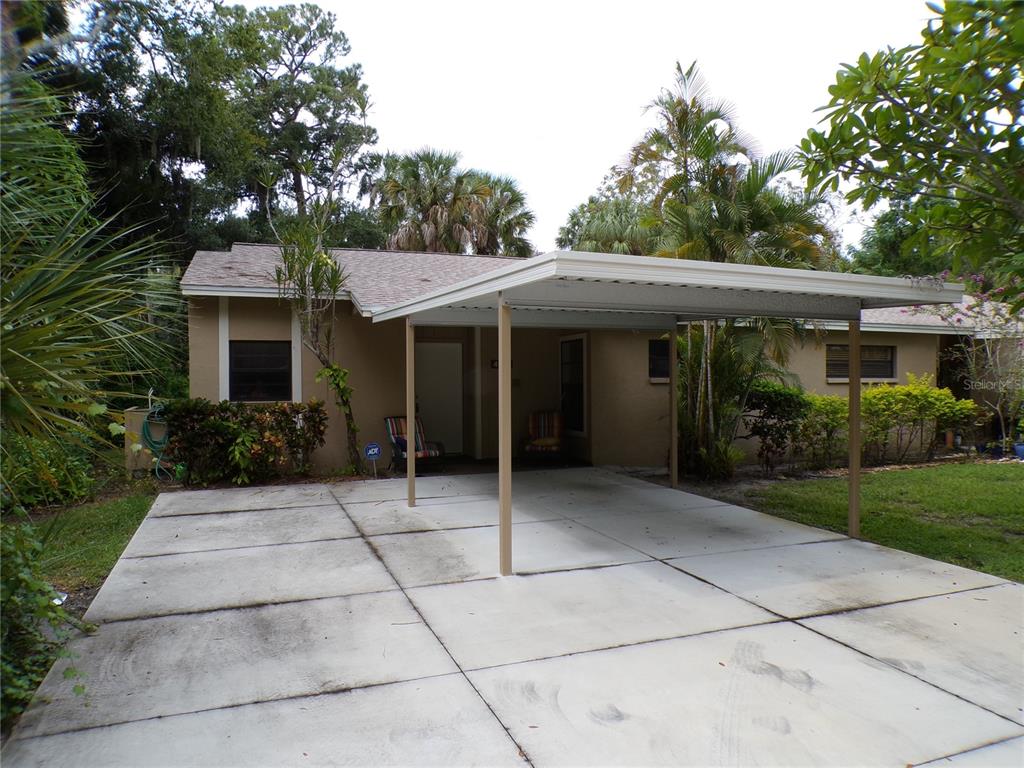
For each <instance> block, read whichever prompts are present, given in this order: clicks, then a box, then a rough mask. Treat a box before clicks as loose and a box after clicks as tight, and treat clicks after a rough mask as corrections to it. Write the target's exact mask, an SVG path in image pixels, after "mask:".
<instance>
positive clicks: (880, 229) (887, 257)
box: [849, 200, 953, 277]
mask: <svg viewBox="0 0 1024 768" xmlns="http://www.w3.org/2000/svg"><path fill="white" fill-rule="evenodd" d="M907 208H908V205H907V203H906V202H904V201H902V200H895V201H893V202H892V203H890V207H889V209H888V210H886V211H884V212H883V213H881V214H879V216H878V218H876V219H875V220H874V221H873V222H872V224H871V226H870V227H868V228H867V229H866V230H865V232H864V235H863V237H862V238H861V241H860V245H858V246H853V247H851V248H850V251H849V254H850V257H851V258H852V262H853V263H852V268H853V271H854V272H860V273H862V274H869V275H882V276H887V277H900V276H903V275H915V276H916V275H938V274H940V273H942V272H945V271H947V270H951V269H952V268H953V259H952V255H951V254H950V253H948V252H947V251H943V250H941V249H937V248H932V247H921V246H920V245H918V243H919V242H920V241H921V225H920V223H918V221H917V220H916V217H914V216H913V215H912V214H910V215H908V211H907Z"/></svg>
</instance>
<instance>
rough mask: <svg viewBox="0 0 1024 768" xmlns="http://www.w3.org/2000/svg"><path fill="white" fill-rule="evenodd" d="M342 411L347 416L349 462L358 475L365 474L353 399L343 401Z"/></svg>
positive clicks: (346, 429)
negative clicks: (353, 409)
mask: <svg viewBox="0 0 1024 768" xmlns="http://www.w3.org/2000/svg"><path fill="white" fill-rule="evenodd" d="M341 410H342V411H343V412H344V414H345V435H346V438H347V441H348V462H349V464H351V465H352V469H353V470H354V471H355V472H356V474H359V475H361V474H363V470H364V467H363V453H362V451H360V450H359V427H358V426H357V425H356V417H355V413H353V411H352V398H350V397H345V398H342V399H341Z"/></svg>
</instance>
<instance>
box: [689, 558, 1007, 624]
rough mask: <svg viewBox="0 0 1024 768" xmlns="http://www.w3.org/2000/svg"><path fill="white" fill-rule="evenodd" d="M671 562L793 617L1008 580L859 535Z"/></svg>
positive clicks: (730, 590)
mask: <svg viewBox="0 0 1024 768" xmlns="http://www.w3.org/2000/svg"><path fill="white" fill-rule="evenodd" d="M669 562H670V563H671V564H672V565H676V566H678V567H679V568H681V569H683V570H684V571H686V572H687V573H692V574H693V575H695V576H697V577H699V578H701V579H705V580H707V581H710V582H711V583H712V584H715V585H717V586H719V587H721V588H722V589H725V590H728V591H729V592H732V593H733V594H735V595H739V596H740V597H743V598H745V599H747V600H750V601H751V602H754V603H757V604H758V605H761V606H764V607H765V608H767V609H768V610H771V611H775V612H777V613H780V614H782V615H784V616H788V617H790V618H797V617H801V616H809V615H812V614H817V613H830V612H834V611H842V610H848V609H851V608H866V607H868V606H872V605H879V604H882V603H891V602H895V601H897V600H908V599H911V598H917V597H929V596H932V595H939V594H943V593H947V592H957V591H962V590H965V589H971V588H973V587H985V586H991V585H993V584H1001V583H1002V579H997V578H996V577H995V576H989V575H987V574H984V573H979V572H978V571H971V570H968V569H967V568H960V567H958V566H955V565H950V564H948V563H940V562H939V561H937V560H929V559H928V558H926V557H919V556H918V555H911V554H909V553H907V552H899V551H897V550H895V549H889V548H888V547H881V546H878V545H877V544H870V543H868V542H865V541H855V540H852V539H844V540H842V541H835V542H831V541H830V542H824V543H820V544H798V545H793V546H787V547H775V548H772V549H755V550H750V551H745V552H730V553H724V554H714V555H701V556H696V557H684V558H680V559H675V560H671V561H669Z"/></svg>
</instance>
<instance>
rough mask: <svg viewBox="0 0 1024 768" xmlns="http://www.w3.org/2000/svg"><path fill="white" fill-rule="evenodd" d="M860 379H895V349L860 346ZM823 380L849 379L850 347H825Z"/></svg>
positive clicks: (844, 345)
mask: <svg viewBox="0 0 1024 768" xmlns="http://www.w3.org/2000/svg"><path fill="white" fill-rule="evenodd" d="M860 377H861V378H862V379H895V378H896V347H882V346H872V345H870V344H865V345H862V346H861V348H860ZM825 378H826V379H848V378H850V347H849V345H848V344H828V345H826V347H825Z"/></svg>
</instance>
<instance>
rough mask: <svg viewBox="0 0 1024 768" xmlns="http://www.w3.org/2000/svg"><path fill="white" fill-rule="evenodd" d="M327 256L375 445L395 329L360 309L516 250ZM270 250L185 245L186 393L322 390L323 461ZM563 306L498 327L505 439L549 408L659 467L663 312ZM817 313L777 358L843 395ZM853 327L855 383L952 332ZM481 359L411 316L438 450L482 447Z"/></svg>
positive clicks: (911, 365)
mask: <svg viewBox="0 0 1024 768" xmlns="http://www.w3.org/2000/svg"><path fill="white" fill-rule="evenodd" d="M332 253H333V255H334V256H335V258H337V260H338V261H339V262H340V263H341V265H342V266H343V267H344V269H345V273H346V274H347V281H346V285H345V291H344V293H343V295H342V296H341V297H340V302H339V309H338V313H337V328H336V331H335V337H336V346H337V349H336V353H337V359H338V361H339V363H340V364H341V365H343V366H345V367H346V368H348V369H349V370H350V371H351V374H350V382H351V384H352V386H353V387H354V389H355V395H354V398H353V404H354V411H355V416H356V420H357V423H358V424H359V426H360V429H361V433H360V439H361V441H362V442H363V443H365V442H367V441H374V442H378V443H380V444H381V445H383V446H387V439H386V432H385V418H386V417H388V416H402V415H404V414H405V411H406V405H405V403H406V401H405V360H406V337H405V333H406V331H405V327H404V326H403V324H402V323H401V322H381V323H376V322H373V317H374V315H378V314H379V313H380V312H382V311H383V310H385V309H387V308H389V307H392V306H395V305H398V304H401V303H403V302H409V301H411V300H413V299H415V298H416V297H419V296H422V295H427V294H430V293H432V292H437V291H438V290H439V289H443V288H445V287H448V286H453V285H455V284H458V283H460V282H462V281H466V280H470V279H473V278H479V277H482V276H485V275H487V274H489V273H492V272H495V271H496V270H501V269H502V268H505V267H508V266H509V265H510V264H512V263H514V262H521V261H524V260H521V259H511V258H501V257H491V256H472V255H462V254H446V253H410V252H394V251H367V250H349V249H336V250H333V251H332ZM279 258H280V256H279V249H278V248H277V247H276V246H271V245H257V244H250V243H236V244H234V245H233V246H232V249H231V251H229V252H208V251H200V252H197V253H196V255H195V257H194V258H193V260H192V262H191V264H190V265H189V267H188V269H187V270H186V272H185V274H184V276H183V278H182V281H181V288H182V292H183V293H184V295H185V296H186V297H187V298H188V330H189V384H190V392H191V395H192V396H193V397H205V398H209V399H211V400H221V399H228V400H246V401H276V400H295V401H298V400H308V399H309V398H313V397H315V398H319V399H321V400H324V401H326V402H327V404H328V409H329V412H330V414H331V418H330V426H329V429H328V434H327V444H326V445H325V447H324V448H323V449H321V450H320V451H318V454H317V457H316V459H317V464H318V466H319V467H320V468H321V469H324V470H327V469H331V468H339V467H342V466H344V464H345V463H346V455H345V451H346V447H345V446H346V442H345V434H344V430H345V426H344V420H343V419H342V418H341V417H340V415H339V414H338V412H337V410H336V408H335V406H334V404H333V402H332V400H331V397H330V393H329V392H328V390H327V387H326V385H325V384H323V383H317V382H316V381H315V376H316V373H317V370H318V365H317V362H316V360H315V358H314V357H313V356H312V354H311V353H310V352H309V351H308V350H304V349H303V348H302V344H301V340H300V333H299V324H298V321H297V319H296V317H294V316H293V313H292V311H291V309H290V307H289V306H288V304H287V303H286V302H283V301H281V300H280V299H279V298H278V288H277V284H276V282H275V278H274V271H275V266H276V264H277V263H278V262H279ZM563 314H564V315H565V318H566V319H565V324H564V326H563V327H523V326H522V325H516V324H514V325H513V328H512V331H511V334H512V353H511V361H512V363H511V369H512V374H511V377H512V378H511V387H512V398H511V402H512V406H511V407H512V414H511V423H512V432H513V434H512V445H513V451H518V450H519V448H520V447H521V446H522V445H523V443H524V442H525V439H526V435H527V424H528V419H529V415H530V414H531V413H533V412H541V411H560V412H561V413H562V415H563V420H564V427H565V430H566V439H567V443H568V446H567V447H568V451H569V453H570V454H571V455H572V456H573V457H575V458H577V459H579V460H582V461H586V462H590V463H593V464H599V465H600V464H605V465H607V464H612V465H628V466H664V465H665V462H666V457H667V456H668V453H669V443H670V429H669V424H668V420H669V413H670V411H669V408H668V407H667V405H666V403H667V400H668V382H669V379H668V373H669V351H668V341H667V338H666V334H665V331H664V328H663V324H659V325H657V327H654V328H652V327H649V325H647V324H645V323H643V322H638V323H637V327H635V328H623V327H621V326H622V323H608V324H607V326H608V327H602V321H601V319H600V317H599V316H598V315H596V314H592V315H590V316H586V317H585V321H583V322H581V321H579V320H578V318H579V317H580V315H573V314H572V313H563ZM819 322H820V325H821V327H822V328H823V330H824V333H823V336H821V335H819V338H812V337H808V338H807V339H805V340H804V341H802V342H801V343H800V344H798V346H797V347H796V348H795V349H794V350H793V352H792V356H791V359H790V364H789V367H790V369H791V371H792V372H793V373H794V374H795V375H796V376H797V377H798V378H799V380H800V382H801V383H802V384H803V386H804V387H805V388H807V389H808V390H811V391H814V392H819V393H832V394H842V395H845V394H846V392H847V363H848V357H847V350H848V346H847V345H848V332H847V324H846V322H835V321H829V320H821V321H819ZM545 325H547V324H545ZM861 329H862V332H861V344H862V349H863V354H862V359H863V371H862V374H863V375H862V381H865V382H877V381H890V382H899V383H905V382H906V380H907V376H908V374H910V373H913V374H917V375H921V374H930V375H933V376H934V375H936V374H937V371H938V367H939V359H940V349H941V347H942V345H943V339H944V338H947V336H948V334H950V333H952V330H951V329H950V328H948V327H947V326H946V325H945V324H944V323H943V322H942V321H941V320H939V319H938V318H936V317H932V316H930V315H927V314H923V313H910V312H907V311H906V310H902V309H899V308H891V307H890V308H875V309H872V308H865V309H863V310H862V313H861ZM497 363H498V329H497V328H495V327H494V324H493V323H491V324H489V325H475V326H472V327H465V326H461V325H458V326H456V325H448V324H443V323H439V324H438V325H436V326H432V325H429V324H419V325H417V326H416V328H415V378H416V382H417V386H416V403H417V410H418V413H419V415H420V417H421V419H422V421H423V423H424V429H425V432H426V436H427V439H428V440H431V441H439V442H442V443H443V444H444V446H445V449H446V451H447V452H448V453H454V454H462V455H464V456H467V457H472V458H476V459H491V458H495V457H497V456H498V452H499V451H498V368H497ZM387 455H388V453H387V448H385V456H386V457H387Z"/></svg>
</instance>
